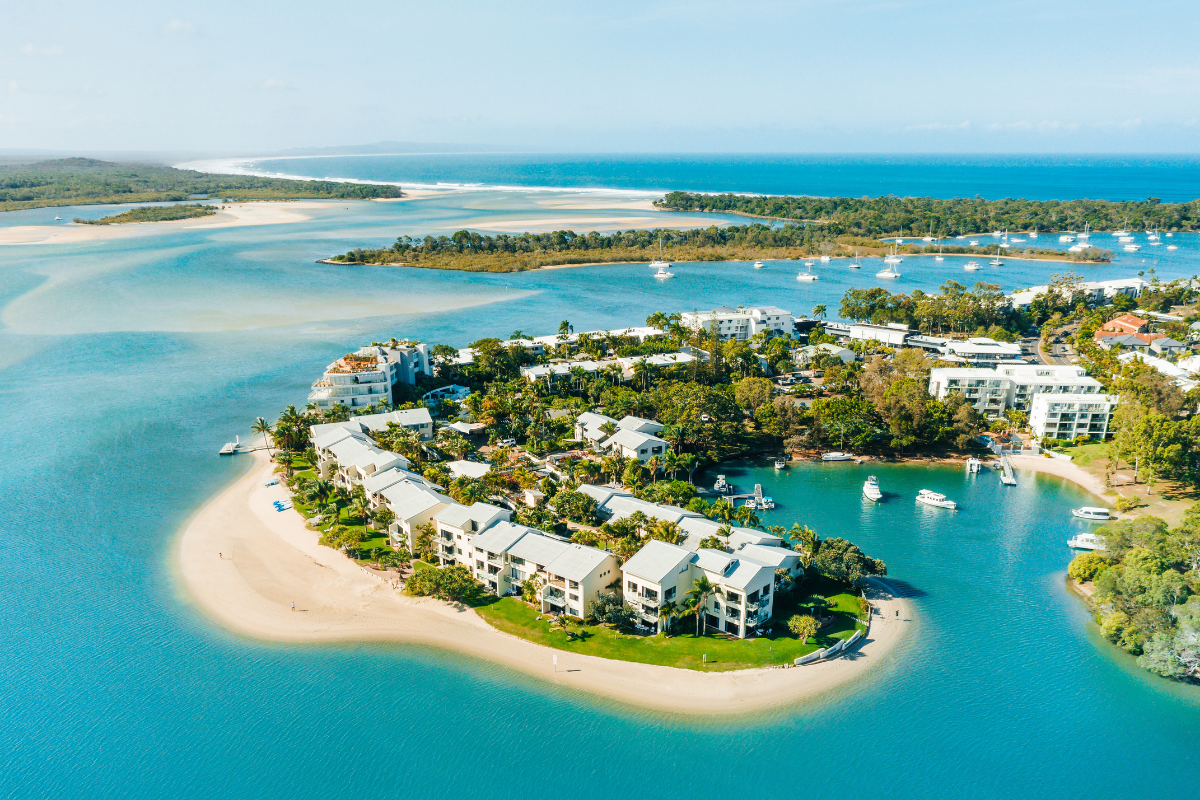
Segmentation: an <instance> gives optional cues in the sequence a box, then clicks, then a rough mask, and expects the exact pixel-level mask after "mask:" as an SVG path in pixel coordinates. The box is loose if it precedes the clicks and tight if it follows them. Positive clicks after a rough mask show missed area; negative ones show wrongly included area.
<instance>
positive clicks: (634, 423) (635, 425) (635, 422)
mask: <svg viewBox="0 0 1200 800" xmlns="http://www.w3.org/2000/svg"><path fill="white" fill-rule="evenodd" d="M617 427H619V428H621V429H622V430H627V431H637V432H638V433H649V434H651V435H653V434H656V433H658V432H659V431H661V430H662V429H663V428H664V427H665V426H664V425H663V424H662V423H661V422H655V421H654V420H652V419H642V418H641V417H634V416H631V415H626V416H624V417H621V421H620V422H618V423H617Z"/></svg>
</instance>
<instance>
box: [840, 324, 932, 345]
mask: <svg viewBox="0 0 1200 800" xmlns="http://www.w3.org/2000/svg"><path fill="white" fill-rule="evenodd" d="M913 333H916V331H913V330H909V328H908V326H907V325H901V324H900V323H899V322H889V323H888V324H886V325H873V324H871V323H869V322H852V323H850V338H851V339H853V340H857V341H863V342H871V341H874V342H879V343H880V344H886V345H888V346H889V347H902V346H903V345H904V340H905V339H907V338H908V336H909V334H913Z"/></svg>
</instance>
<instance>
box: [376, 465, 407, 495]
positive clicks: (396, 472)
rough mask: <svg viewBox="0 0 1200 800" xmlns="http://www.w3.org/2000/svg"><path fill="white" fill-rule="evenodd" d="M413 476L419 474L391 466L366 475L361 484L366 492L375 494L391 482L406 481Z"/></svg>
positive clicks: (391, 483)
mask: <svg viewBox="0 0 1200 800" xmlns="http://www.w3.org/2000/svg"><path fill="white" fill-rule="evenodd" d="M414 477H419V476H418V475H416V474H415V473H412V472H408V471H406V470H402V469H397V468H395V467H392V468H391V469H385V470H380V471H379V472H376V473H375V474H374V475H368V476H367V477H366V478H364V479H363V482H362V485H363V489H365V490H366V492H367V494H377V493H378V492H382V491H383V490H384V489H386V488H387V487H389V486H391V485H393V484H396V483H399V482H400V481H406V480H409V479H411V478H414Z"/></svg>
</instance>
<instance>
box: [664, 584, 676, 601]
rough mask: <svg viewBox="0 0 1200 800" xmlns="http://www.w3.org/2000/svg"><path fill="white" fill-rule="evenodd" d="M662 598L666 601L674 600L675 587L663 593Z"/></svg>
mask: <svg viewBox="0 0 1200 800" xmlns="http://www.w3.org/2000/svg"><path fill="white" fill-rule="evenodd" d="M663 597H665V598H667V599H668V600H674V599H675V587H674V586H672V587H671V588H670V589H667V590H666V591H665V592H663Z"/></svg>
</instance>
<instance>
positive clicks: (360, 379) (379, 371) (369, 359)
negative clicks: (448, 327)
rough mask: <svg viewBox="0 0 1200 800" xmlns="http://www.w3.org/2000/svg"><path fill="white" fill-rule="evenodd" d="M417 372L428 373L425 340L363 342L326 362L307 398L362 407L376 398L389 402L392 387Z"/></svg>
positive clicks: (321, 404)
mask: <svg viewBox="0 0 1200 800" xmlns="http://www.w3.org/2000/svg"><path fill="white" fill-rule="evenodd" d="M418 373H425V374H426V375H428V374H429V349H428V347H427V346H426V345H425V344H423V343H420V342H417V343H412V344H402V345H399V346H397V347H388V346H383V345H366V346H363V347H360V348H358V351H357V352H355V353H347V354H346V355H344V356H342V357H341V358H339V359H338V360H337V361H334V362H333V363H332V364H330V365H329V366H327V367H326V368H325V374H324V375H322V376H321V378H320V379H319V380H317V381H316V382H315V383H313V385H312V391H311V392H310V393H309V395H308V402H310V403H314V404H315V405H316V406H317V408H332V407H333V406H335V405H346V406H350V407H351V408H363V407H366V406H369V405H372V404H375V403H378V402H379V401H380V400H386V401H387V402H389V403H390V402H391V401H392V387H393V386H395V385H396V384H397V383H409V384H411V383H415V382H416V376H417V374H418Z"/></svg>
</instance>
